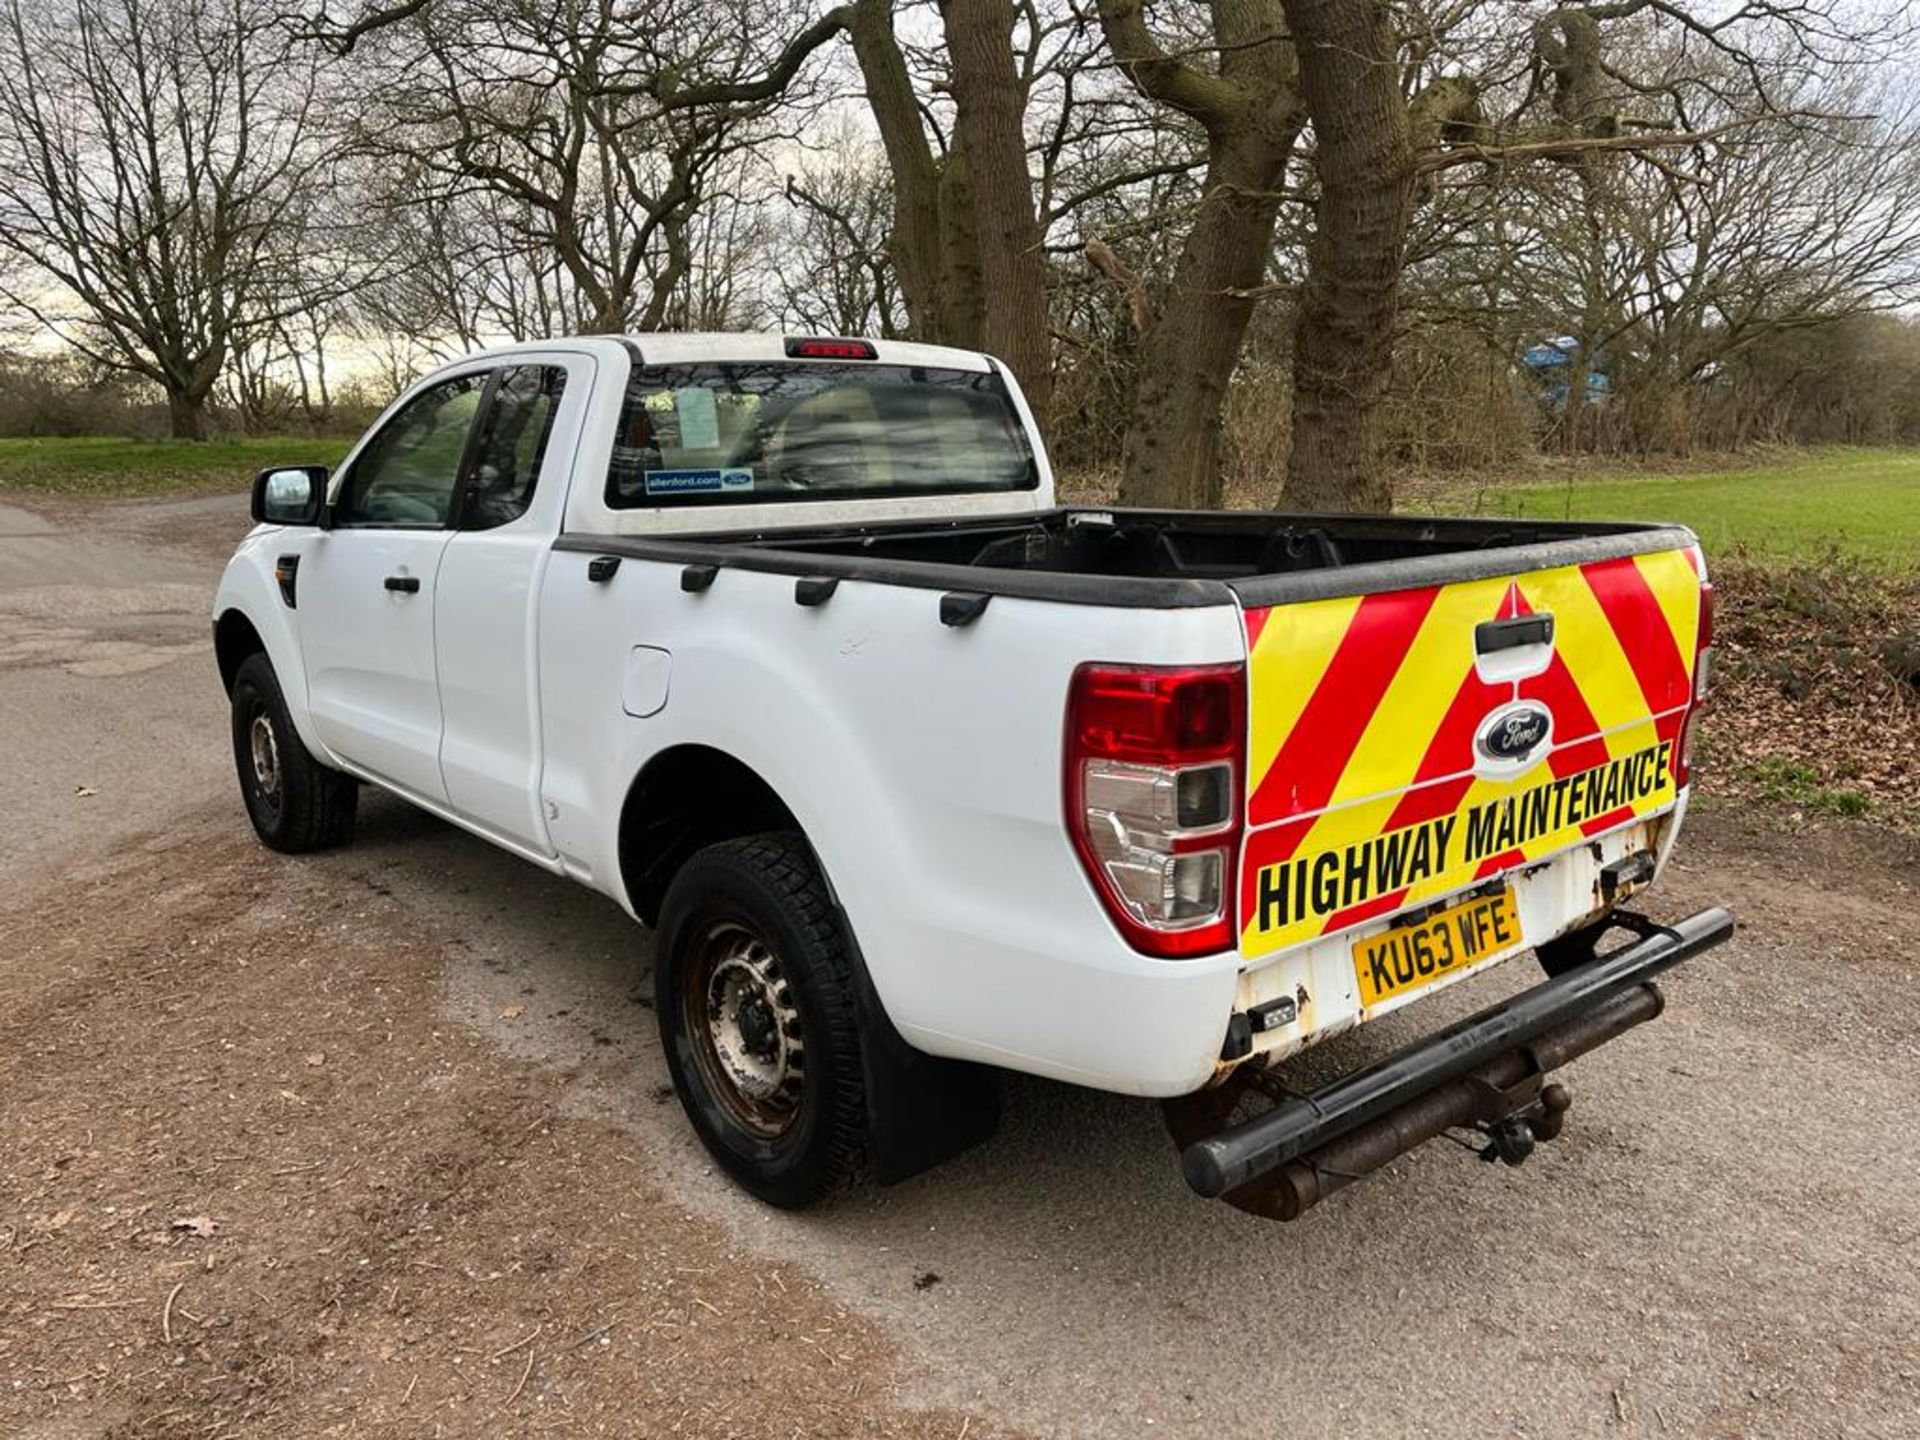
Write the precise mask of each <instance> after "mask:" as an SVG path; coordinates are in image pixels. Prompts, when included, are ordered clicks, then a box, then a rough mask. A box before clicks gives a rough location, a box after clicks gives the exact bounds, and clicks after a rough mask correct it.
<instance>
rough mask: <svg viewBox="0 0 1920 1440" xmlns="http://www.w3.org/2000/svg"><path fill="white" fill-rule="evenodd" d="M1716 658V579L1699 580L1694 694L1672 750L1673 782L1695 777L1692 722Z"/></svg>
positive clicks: (1684, 783)
mask: <svg viewBox="0 0 1920 1440" xmlns="http://www.w3.org/2000/svg"><path fill="white" fill-rule="evenodd" d="M1712 662H1713V582H1712V581H1710V580H1702V581H1701V582H1700V627H1699V629H1698V631H1697V632H1696V633H1695V638H1694V642H1693V697H1692V699H1691V700H1689V701H1688V703H1687V713H1686V716H1685V718H1684V719H1682V720H1681V722H1680V742H1679V744H1677V745H1676V746H1674V750H1673V783H1674V784H1675V785H1687V784H1690V783H1691V782H1692V780H1693V757H1692V755H1691V754H1689V753H1688V752H1689V750H1690V748H1691V746H1692V744H1693V724H1694V721H1695V720H1697V719H1698V718H1699V716H1700V706H1701V704H1702V702H1704V701H1705V700H1706V698H1707V682H1708V679H1709V677H1710V674H1711V671H1712Z"/></svg>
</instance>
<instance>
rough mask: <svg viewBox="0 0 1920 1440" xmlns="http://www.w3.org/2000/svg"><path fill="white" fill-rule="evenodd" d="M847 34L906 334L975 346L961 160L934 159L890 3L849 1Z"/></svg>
mask: <svg viewBox="0 0 1920 1440" xmlns="http://www.w3.org/2000/svg"><path fill="white" fill-rule="evenodd" d="M847 35H848V38H849V39H850V40H851V41H852V44H853V54H854V59H855V61H856V62H857V63H858V64H859V66H860V78H861V80H862V82H863V83H864V85H865V88H866V92H867V106H868V108H869V109H870V110H871V111H872V112H873V122H874V126H875V128H877V129H878V130H879V132H880V144H881V146H882V147H883V148H884V149H885V150H886V152H887V170H888V173H889V175H890V176H891V177H892V180H893V227H892V230H891V231H890V232H889V234H888V237H887V254H888V258H890V259H891V260H892V261H893V269H894V274H895V275H896V276H897V277H898V279H899V283H900V298H901V301H902V302H903V303H904V304H905V306H906V310H907V330H908V336H909V338H911V339H914V340H925V341H930V342H934V343H942V344H948V345H961V346H966V347H969V348H975V347H977V346H978V345H979V343H980V331H981V319H982V316H981V309H982V302H981V290H980V283H979V281H980V276H979V256H978V250H977V246H976V243H975V236H974V230H973V222H972V216H971V214H970V213H969V209H970V199H969V196H968V193H967V179H966V162H965V160H964V158H963V156H962V152H961V148H960V147H959V146H958V145H957V144H956V147H955V150H954V152H953V153H951V154H948V155H946V156H944V157H941V158H937V159H936V158H935V156H934V153H933V148H932V147H931V146H930V145H929V144H928V143H927V134H926V130H925V129H924V128H923V126H922V122H921V119H920V107H919V104H918V102H917V101H916V99H915V97H914V88H913V77H912V75H911V74H910V73H909V72H908V70H907V62H906V58H905V56H903V55H902V54H901V53H900V44H899V42H898V41H897V40H896V39H895V38H894V34H893V8H892V3H891V0H854V3H853V7H852V12H851V18H850V20H849V21H848V24H847Z"/></svg>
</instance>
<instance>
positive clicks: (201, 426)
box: [167, 386, 213, 440]
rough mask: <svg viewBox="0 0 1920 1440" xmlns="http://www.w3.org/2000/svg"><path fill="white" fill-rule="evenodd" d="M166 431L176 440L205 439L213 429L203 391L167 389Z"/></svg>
mask: <svg viewBox="0 0 1920 1440" xmlns="http://www.w3.org/2000/svg"><path fill="white" fill-rule="evenodd" d="M167 433H168V434H170V435H172V436H173V438H174V439H176V440H205V439H207V438H208V437H209V436H210V435H211V434H212V433H213V429H212V426H211V424H210V423H209V420H208V416H207V396H206V392H205V391H201V392H199V393H198V394H195V393H193V392H192V391H188V390H182V389H175V388H173V387H171V386H169V387H168V389H167Z"/></svg>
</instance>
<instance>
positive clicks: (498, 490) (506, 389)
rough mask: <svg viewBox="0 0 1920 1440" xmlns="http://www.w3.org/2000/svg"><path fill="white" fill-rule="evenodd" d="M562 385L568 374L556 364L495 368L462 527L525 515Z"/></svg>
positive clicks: (487, 525)
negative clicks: (495, 379)
mask: <svg viewBox="0 0 1920 1440" xmlns="http://www.w3.org/2000/svg"><path fill="white" fill-rule="evenodd" d="M566 385H567V372H566V371H565V370H564V369H563V368H561V367H560V366H558V365H516V366H514V367H512V368H511V369H508V370H503V371H501V372H500V384H499V387H498V388H497V389H495V391H494V392H493V404H492V405H491V406H490V407H489V408H488V410H487V418H486V419H485V420H483V421H482V422H481V431H480V442H479V444H478V445H477V446H476V447H475V448H474V461H473V478H472V479H471V480H470V481H469V482H468V488H467V498H466V505H465V508H464V509H463V510H462V511H461V516H460V523H461V526H462V527H463V528H465V529H468V530H491V529H492V528H493V527H494V526H496V525H505V524H506V523H507V522H508V521H510V520H518V519H519V518H520V517H521V516H522V515H524V514H526V513H527V506H529V505H531V504H532V503H533V487H534V486H535V485H536V484H537V483H538V482H539V479H540V461H541V459H542V458H543V457H544V456H545V455H546V453H547V436H548V435H549V434H550V433H552V430H553V417H554V415H555V414H556V413H557V412H558V411H559V409H560V393H561V391H563V390H564V389H566Z"/></svg>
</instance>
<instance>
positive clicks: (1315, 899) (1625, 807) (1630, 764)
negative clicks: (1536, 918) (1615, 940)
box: [1240, 548, 1701, 958]
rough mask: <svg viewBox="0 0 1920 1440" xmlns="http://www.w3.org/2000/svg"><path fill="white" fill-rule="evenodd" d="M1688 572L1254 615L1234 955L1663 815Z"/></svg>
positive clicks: (1694, 613) (1542, 577)
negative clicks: (1239, 931) (1238, 938)
mask: <svg viewBox="0 0 1920 1440" xmlns="http://www.w3.org/2000/svg"><path fill="white" fill-rule="evenodd" d="M1699 564H1700V560H1699V554H1698V551H1697V550H1694V549H1691V548H1686V549H1670V550H1660V551H1655V552H1653V553H1649V554H1639V555H1626V556H1620V557H1618V558H1613V559H1603V560H1597V561H1593V562H1591V563H1586V564H1577V565H1566V566H1562V567H1558V568H1552V569H1540V570H1530V571H1525V572H1521V573H1515V574H1510V575H1500V576H1494V577H1490V578H1474V579H1468V580H1462V581H1459V582H1456V583H1452V584H1438V585H1430V586H1425V587H1420V588H1409V589H1404V590H1391V591H1386V592H1384V593H1377V594H1367V595H1363V596H1351V597H1340V598H1328V599H1310V600H1302V601H1298V602H1294V603H1288V604H1281V605H1275V606H1272V607H1268V608H1252V607H1249V608H1248V609H1247V611H1246V622H1247V637H1248V646H1249V662H1248V685H1249V692H1250V693H1249V705H1250V717H1249V729H1248V763H1247V780H1248V799H1247V836H1246V845H1245V848H1244V852H1243V855H1244V858H1243V860H1242V864H1241V877H1240V880H1241V889H1240V897H1241V909H1240V915H1241V927H1242V934H1241V953H1242V954H1243V955H1245V956H1247V957H1248V958H1252V957H1255V956H1260V955H1265V954H1268V953H1270V952H1272V951H1276V950H1279V949H1282V948H1284V947H1286V946H1289V945H1294V944H1298V943H1300V942H1302V941H1305V940H1310V939H1313V938H1315V937H1317V936H1321V935H1327V934H1331V933H1333V932H1336V931H1339V930H1343V929H1346V928H1347V927H1349V926H1353V925H1358V924H1362V923H1364V922H1365V921H1368V920H1372V919H1377V918H1379V917H1381V916H1384V915H1389V914H1392V913H1394V912H1396V911H1399V910H1402V909H1405V908H1408V907H1410V906H1413V905H1417V904H1419V903H1421V902H1423V901H1425V900H1429V899H1432V898H1435V897H1438V896H1441V895H1444V894H1447V893H1449V892H1451V891H1455V890H1459V889H1461V888H1463V887H1465V886H1470V885H1472V884H1474V883H1475V882H1476V881H1480V880H1487V879H1491V878H1493V877H1494V876H1497V875H1500V874H1502V873H1505V872H1506V871H1509V870H1512V869H1516V868H1518V867H1520V866H1523V865H1526V864H1530V863H1532V862H1535V861H1538V860H1541V859H1543V858H1545V857H1547V856H1550V855H1552V854H1554V853H1555V852H1557V851H1560V850H1564V849H1566V848H1568V847H1569V846H1572V845H1575V844H1578V843H1579V842H1580V841H1581V840H1583V839H1585V838H1587V837H1591V836H1595V835H1599V834H1601V833H1603V832H1605V831H1608V830H1612V829H1614V828H1615V827H1617V826H1620V825H1624V824H1628V823H1630V822H1632V821H1633V820H1635V819H1638V818H1640V817H1644V816H1646V815H1649V814H1652V813H1654V812H1656V811H1659V810H1661V809H1663V808H1665V807H1667V806H1669V805H1671V804H1672V803H1673V802H1674V799H1675V796H1676V793H1677V787H1676V783H1675V777H1674V758H1675V757H1674V749H1675V745H1676V742H1677V741H1678V739H1679V735H1680V727H1681V724H1682V721H1683V720H1684V718H1685V715H1686V710H1687V706H1688V703H1689V701H1690V699H1691V697H1692V694H1693V666H1694V658H1695V657H1694V651H1695V638H1696V635H1697V631H1698V627H1699V623H1700V579H1701V577H1700V572H1699ZM1574 918H1577V917H1574V916H1569V917H1568V919H1569V920H1571V919H1574Z"/></svg>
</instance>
